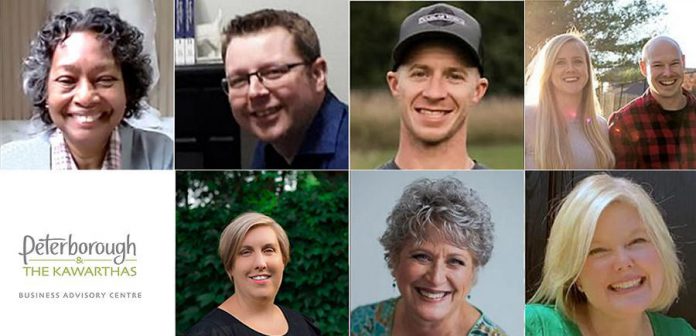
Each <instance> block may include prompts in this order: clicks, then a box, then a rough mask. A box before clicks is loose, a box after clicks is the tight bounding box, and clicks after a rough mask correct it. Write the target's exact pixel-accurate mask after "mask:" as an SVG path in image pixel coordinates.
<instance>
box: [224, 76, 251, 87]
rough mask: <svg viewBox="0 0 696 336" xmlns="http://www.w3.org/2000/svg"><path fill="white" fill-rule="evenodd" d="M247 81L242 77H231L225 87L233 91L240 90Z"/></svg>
mask: <svg viewBox="0 0 696 336" xmlns="http://www.w3.org/2000/svg"><path fill="white" fill-rule="evenodd" d="M246 84H247V80H246V78H243V77H233V78H228V79H227V85H229V87H231V88H234V89H241V88H243V87H244V86H246Z"/></svg>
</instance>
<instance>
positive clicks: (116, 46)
mask: <svg viewBox="0 0 696 336" xmlns="http://www.w3.org/2000/svg"><path fill="white" fill-rule="evenodd" d="M85 31H91V32H95V33H96V34H97V38H98V39H100V40H102V41H104V42H106V43H107V46H108V47H109V49H110V50H111V52H112V54H113V55H114V60H115V61H116V64H118V65H119V66H120V68H121V73H122V75H123V82H124V87H125V91H126V113H125V118H129V117H132V116H138V114H139V109H140V100H141V99H142V98H144V97H145V96H146V95H147V90H148V87H149V86H150V84H151V83H152V67H151V66H150V57H149V56H147V55H145V54H143V33H141V32H140V31H139V30H138V29H137V28H135V27H134V26H132V25H130V24H128V23H127V22H126V21H123V20H121V18H120V17H119V16H118V14H112V13H111V12H109V11H108V10H106V9H103V8H90V9H88V10H87V11H86V12H85V13H84V14H83V13H81V12H77V11H71V12H63V13H60V14H57V15H55V16H54V17H53V18H52V19H51V20H50V21H49V22H48V23H47V24H46V25H44V26H43V28H41V30H40V31H39V33H38V34H37V35H36V38H35V39H34V40H33V41H32V42H31V51H30V52H29V56H27V58H26V59H25V60H24V71H23V73H22V86H23V88H24V93H25V94H26V95H27V96H29V99H30V101H31V104H32V106H34V108H33V110H34V113H35V114H38V115H39V117H40V118H41V120H42V121H43V122H44V123H46V124H48V125H50V124H52V123H53V120H51V116H50V115H49V113H48V107H47V106H46V101H47V95H46V86H47V82H48V74H49V72H50V71H51V62H52V60H53V53H54V52H55V51H56V47H57V46H58V45H59V44H60V43H62V42H63V41H65V40H66V39H67V38H68V37H69V36H70V34H72V33H74V32H85Z"/></svg>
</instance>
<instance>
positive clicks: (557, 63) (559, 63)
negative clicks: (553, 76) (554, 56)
mask: <svg viewBox="0 0 696 336" xmlns="http://www.w3.org/2000/svg"><path fill="white" fill-rule="evenodd" d="M565 64H566V61H565V60H557V61H556V65H565Z"/></svg>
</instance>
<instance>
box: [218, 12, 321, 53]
mask: <svg viewBox="0 0 696 336" xmlns="http://www.w3.org/2000/svg"><path fill="white" fill-rule="evenodd" d="M275 27H282V28H285V29H286V30H287V31H288V32H289V33H290V35H292V37H293V42H294V45H295V49H296V51H297V53H298V54H299V55H300V57H302V60H303V61H305V62H308V63H309V62H313V61H314V60H316V59H317V58H318V57H319V56H321V50H320V47H319V38H318V37H317V33H316V31H314V28H313V27H312V24H311V23H310V22H309V21H308V20H307V19H305V18H304V17H302V16H300V15H299V14H297V13H295V12H291V11H288V10H277V9H262V10H259V11H256V12H253V13H249V14H246V15H242V16H239V15H238V16H236V17H235V18H234V19H232V20H230V22H229V23H228V24H227V26H226V27H225V29H223V31H222V35H223V36H222V60H223V62H224V61H225V55H226V54H227V46H228V45H229V44H230V41H231V40H232V38H234V37H237V36H244V35H250V34H254V33H258V32H260V31H263V30H266V29H270V28H275Z"/></svg>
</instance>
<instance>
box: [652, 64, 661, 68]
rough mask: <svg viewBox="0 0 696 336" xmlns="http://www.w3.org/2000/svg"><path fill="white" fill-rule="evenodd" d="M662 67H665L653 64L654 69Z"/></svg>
mask: <svg viewBox="0 0 696 336" xmlns="http://www.w3.org/2000/svg"><path fill="white" fill-rule="evenodd" d="M662 67H663V65H662V64H653V68H662Z"/></svg>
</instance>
